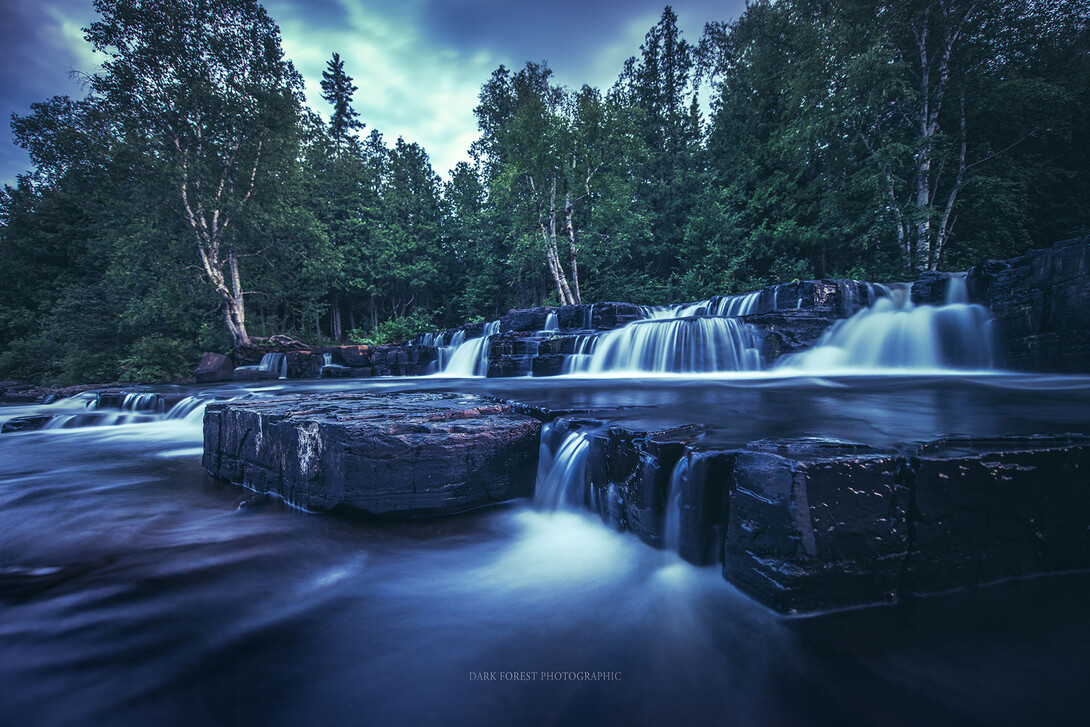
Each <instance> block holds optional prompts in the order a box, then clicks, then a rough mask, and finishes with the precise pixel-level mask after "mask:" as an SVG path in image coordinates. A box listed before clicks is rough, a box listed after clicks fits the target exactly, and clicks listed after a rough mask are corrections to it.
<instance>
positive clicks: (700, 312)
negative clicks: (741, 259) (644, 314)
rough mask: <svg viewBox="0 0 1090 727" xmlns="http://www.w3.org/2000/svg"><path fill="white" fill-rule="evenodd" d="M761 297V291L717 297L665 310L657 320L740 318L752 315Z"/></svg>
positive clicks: (657, 316)
mask: <svg viewBox="0 0 1090 727" xmlns="http://www.w3.org/2000/svg"><path fill="white" fill-rule="evenodd" d="M760 297H761V291H759V290H757V291H754V292H752V293H746V294H745V295H717V296H715V297H713V298H708V299H707V300H701V301H697V302H696V303H686V304H684V305H679V306H674V307H671V308H667V309H665V313H664V314H662V315H656V316H655V317H656V318H688V317H691V316H728V317H739V316H748V315H750V314H752V313H753V312H754V311H755V310H756V308H757V302H758V300H759V299H760Z"/></svg>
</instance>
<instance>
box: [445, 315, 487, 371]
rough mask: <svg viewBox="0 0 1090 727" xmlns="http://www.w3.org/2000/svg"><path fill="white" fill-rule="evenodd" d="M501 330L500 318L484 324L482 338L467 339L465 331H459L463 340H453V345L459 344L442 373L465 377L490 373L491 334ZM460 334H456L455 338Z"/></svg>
mask: <svg viewBox="0 0 1090 727" xmlns="http://www.w3.org/2000/svg"><path fill="white" fill-rule="evenodd" d="M499 331H500V322H499V321H498V320H496V321H492V322H491V323H486V324H485V326H484V333H483V334H482V335H481V337H480V338H471V339H470V340H468V341H465V340H464V339H465V333H464V332H462V331H459V333H461V334H462V338H463V342H459V343H457V344H455V341H451V346H455V345H457V347H456V348H455V349H454V351H453V352H452V353H451V355H450V359H449V360H448V361H446V365H445V366H443V369H442V373H443V374H444V375H446V376H459V377H464V378H469V377H475V376H477V377H479V376H485V375H486V374H487V373H488V339H489V337H490V336H494V335H495V334H497V333H499ZM457 337H458V334H455V338H457Z"/></svg>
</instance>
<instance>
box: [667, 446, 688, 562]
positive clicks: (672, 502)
mask: <svg viewBox="0 0 1090 727" xmlns="http://www.w3.org/2000/svg"><path fill="white" fill-rule="evenodd" d="M688 474H689V457H688V456H684V457H682V458H681V459H680V460H678V463H677V464H676V465H674V471H673V472H672V473H671V474H670V489H669V491H668V492H667V494H666V517H665V519H664V522H663V544H664V545H665V547H666V549H667V550H672V551H674V552H677V551H678V549H679V548H680V547H681V490H682V488H683V487H684V486H685V479H686V477H687V476H688Z"/></svg>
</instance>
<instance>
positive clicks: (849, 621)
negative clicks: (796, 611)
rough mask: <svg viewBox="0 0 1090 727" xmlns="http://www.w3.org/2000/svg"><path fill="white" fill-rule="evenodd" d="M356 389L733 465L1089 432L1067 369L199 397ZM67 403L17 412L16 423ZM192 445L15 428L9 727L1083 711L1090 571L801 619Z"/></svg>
mask: <svg viewBox="0 0 1090 727" xmlns="http://www.w3.org/2000/svg"><path fill="white" fill-rule="evenodd" d="M345 389H351V390H400V389H428V390H457V391H465V392H470V393H478V392H480V393H492V394H497V395H500V396H512V397H515V398H519V399H522V400H525V401H533V402H536V403H539V404H543V405H546V406H550V407H553V408H565V407H582V408H592V409H598V410H603V412H604V410H609V411H608V412H605V413H602V414H601V415H602V416H605V417H606V418H609V419H611V420H624V421H629V422H632V423H640V422H644V423H646V422H655V423H658V424H671V423H675V424H689V423H702V424H705V425H706V426H707V427H708V429H709V432H710V433H709V436H710V437H712V438H715V439H717V440H719V441H722V442H723V443H727V444H729V443H740V442H744V441H750V440H753V439H757V438H761V437H767V436H789V435H811V436H837V437H841V438H844V439H850V440H854V441H860V442H865V443H871V444H890V443H896V442H902V441H911V440H916V439H930V438H933V437H935V436H936V435H939V434H943V433H959V434H979V435H995V434H1013V433H1048V432H1053V433H1059V432H1074V433H1085V434H1090V378H1080V377H1046V376H1023V375H979V376H977V375H958V376H933V377H919V376H917V377H881V376H867V377H844V378H821V377H803V376H797V377H776V376H771V375H768V376H761V375H752V376H748V377H746V376H739V377H737V378H732V377H719V378H707V377H702V378H684V377H674V378H666V379H655V380H654V382H653V385H650V384H649V383H648V382H647V381H632V380H624V379H617V380H605V381H601V380H599V381H586V380H578V379H576V380H571V379H551V380H549V379H542V380H532V379H524V380H474V381H448V380H442V379H427V380H420V379H416V380H408V379H400V380H399V379H386V380H376V381H369V382H368V381H339V382H336V383H329V382H309V383H307V382H278V383H272V384H260V385H254V386H253V387H251V388H250V389H245V390H244V389H240V388H238V387H235V386H224V387H218V388H217V387H211V388H206V389H201V390H197V389H194V390H191V391H189V392H186V393H197V392H198V391H201V392H203V394H202V398H211V397H213V396H218V397H221V398H227V397H235V396H239V395H244V394H248V395H256V396H272V395H277V394H279V393H287V392H292V393H297V392H305V391H334V390H345ZM78 406H82V403H81V402H79V401H76V402H62V403H60V404H57V405H52V406H49V407H43V406H4V407H0V422H2V421H3V420H6V419H8V418H10V417H13V416H21V415H27V414H36V413H58V412H64V411H74V409H73V407H78ZM617 407H621V408H617ZM200 447H201V422H200V409H199V407H198V408H196V409H194V410H193V413H192V415H191V416H189V417H188V418H177V419H169V418H166V417H165V416H164V415H161V414H153V415H148V416H147V417H145V420H144V421H141V422H138V423H128V424H120V425H110V426H92V427H78V428H70V429H55V430H47V431H38V432H27V433H9V434H3V435H0V723H2V724H9V725H156V726H157V727H166V726H168V725H195V724H203V725H242V724H246V725H249V724H260V725H302V724H320V725H334V724H352V725H364V724H366V725H384V724H411V725H432V724H434V725H455V724H474V725H511V724H540V725H552V724H556V725H560V724H563V725H573V724H574V725H579V724H596V725H603V724H628V725H638V724H704V723H716V724H725V725H750V724H763V725H853V724H873V725H919V724H929V725H935V724H957V725H977V724H979V725H994V724H1011V725H1015V724H1026V723H1028V722H1031V721H1032V722H1033V723H1035V724H1081V723H1085V722H1084V720H1085V715H1086V714H1087V710H1088V709H1090V695H1088V693H1087V690H1086V685H1087V684H1090V659H1087V657H1086V654H1088V653H1090V610H1088V609H1086V608H1085V603H1086V602H1087V599H1088V598H1090V577H1088V576H1087V575H1085V574H1083V575H1080V574H1075V575H1068V576H1059V577H1052V578H1041V579H1034V580H1027V581H1017V582H1010V583H1005V584H998V585H994V586H990V587H987V588H980V589H974V590H969V591H964V592H959V593H951V594H945V595H942V596H936V597H930V598H926V599H917V600H914V601H911V602H909V603H905V604H901V605H899V606H895V607H882V608H870V609H864V610H859V611H852V612H845V613H838V614H830V615H825V616H819V617H814V618H808V619H795V620H790V619H784V618H781V617H779V616H777V615H775V614H773V613H772V612H770V611H768V610H766V609H765V608H763V607H762V606H760V605H758V604H756V603H755V602H753V601H752V600H750V599H749V598H747V597H746V596H744V595H742V594H741V593H739V592H738V591H736V590H735V589H734V588H733V587H731V586H730V585H729V584H727V583H726V582H725V581H724V580H723V579H722V577H721V576H720V574H719V572H718V570H717V569H716V568H714V567H710V568H696V567H694V566H691V565H688V564H686V563H683V562H681V561H680V560H679V559H678V558H677V556H676V555H673V554H671V553H666V552H662V551H657V550H654V549H652V548H650V547H648V546H646V545H644V544H643V543H641V542H640V541H638V540H637V539H636V538H635V537H632V536H631V535H626V534H620V533H615V532H613V531H611V530H610V529H608V528H607V527H605V526H604V525H603V524H602V523H601V522H600V520H598V519H597V518H596V517H594V518H592V517H591V516H589V515H586V514H584V513H579V512H573V511H559V512H540V511H537V510H535V509H533V507H532V506H531V505H530V504H529V503H520V504H513V505H509V506H505V507H500V508H495V509H491V510H485V511H478V512H475V513H471V514H468V515H463V516H460V517H455V518H448V519H439V520H426V521H410V522H377V523H376V522H367V521H356V520H351V519H347V518H341V517H332V516H325V515H316V514H310V513H304V512H300V511H298V510H295V509H293V508H291V507H289V506H287V505H285V504H283V503H281V502H279V501H276V500H273V499H270V498H262V497H255V496H254V495H253V493H251V492H249V491H247V490H243V489H241V488H239V487H236V486H233V485H230V484H226V483H221V482H216V481H213V480H212V479H211V478H209V477H208V475H207V474H205V472H204V471H203V469H202V468H201V464H200ZM519 672H521V673H522V674H517V673H519ZM588 674H589V676H590V678H589V679H588V678H587V676H588ZM515 676H520V677H523V679H521V680H514V679H512V677H515ZM489 677H495V679H492V678H489Z"/></svg>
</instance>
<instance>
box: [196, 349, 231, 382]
mask: <svg viewBox="0 0 1090 727" xmlns="http://www.w3.org/2000/svg"><path fill="white" fill-rule="evenodd" d="M193 377H194V378H195V379H196V380H197V383H202V384H203V383H207V382H211V381H231V380H232V379H234V378H235V363H234V361H232V360H231V357H230V356H225V355H223V354H222V353H213V352H208V353H205V354H203V355H202V356H201V362H200V363H199V364H197V370H196V371H195V372H194V374H193Z"/></svg>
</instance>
